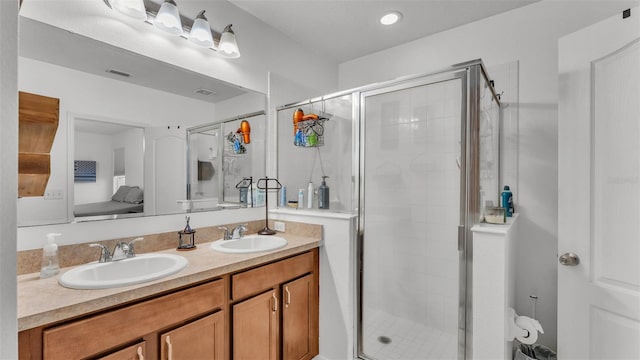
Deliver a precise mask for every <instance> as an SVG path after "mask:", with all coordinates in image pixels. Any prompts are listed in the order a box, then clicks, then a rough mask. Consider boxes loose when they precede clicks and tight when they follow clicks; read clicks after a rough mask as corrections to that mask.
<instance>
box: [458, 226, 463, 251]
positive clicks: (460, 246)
mask: <svg viewBox="0 0 640 360" xmlns="http://www.w3.org/2000/svg"><path fill="white" fill-rule="evenodd" d="M463 250H464V225H458V251H463Z"/></svg>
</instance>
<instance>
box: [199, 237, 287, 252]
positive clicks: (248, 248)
mask: <svg viewBox="0 0 640 360" xmlns="http://www.w3.org/2000/svg"><path fill="white" fill-rule="evenodd" d="M285 246H287V239H285V238H281V237H279V236H273V235H257V234H256V235H247V236H245V237H242V238H240V239H232V240H218V241H214V242H213V243H211V249H213V250H215V251H219V252H223V253H234V254H243V253H253V252H261V251H271V250H276V249H280V248H283V247H285Z"/></svg>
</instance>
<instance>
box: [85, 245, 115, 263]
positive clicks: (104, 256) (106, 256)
mask: <svg viewBox="0 0 640 360" xmlns="http://www.w3.org/2000/svg"><path fill="white" fill-rule="evenodd" d="M89 246H91V247H99V248H100V259H99V260H98V262H101V263H103V262H108V261H109V260H111V254H110V253H109V248H107V247H106V246H105V245H102V244H97V243H95V244H89Z"/></svg>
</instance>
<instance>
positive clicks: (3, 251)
mask: <svg viewBox="0 0 640 360" xmlns="http://www.w3.org/2000/svg"><path fill="white" fill-rule="evenodd" d="M17 39H18V2H17V1H0V119H1V121H0V125H1V126H2V131H0V161H1V163H2V176H0V324H2V325H0V359H17V358H18V345H17V344H18V333H17V331H18V330H17V329H18V321H17V318H16V290H15V289H16V257H15V254H16V242H15V238H16V221H17V217H16V201H15V199H16V197H17V196H18V176H17V174H18V158H17V156H16V155H17V153H18V76H17V74H18V61H17V60H18V59H17V55H16V54H17V53H18V41H17Z"/></svg>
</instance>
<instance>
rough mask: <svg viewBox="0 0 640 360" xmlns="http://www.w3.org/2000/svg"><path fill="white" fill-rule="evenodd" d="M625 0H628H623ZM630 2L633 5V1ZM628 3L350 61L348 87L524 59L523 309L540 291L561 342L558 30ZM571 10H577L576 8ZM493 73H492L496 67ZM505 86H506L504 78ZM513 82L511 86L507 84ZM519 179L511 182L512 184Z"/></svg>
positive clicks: (544, 313) (455, 32)
mask: <svg viewBox="0 0 640 360" xmlns="http://www.w3.org/2000/svg"><path fill="white" fill-rule="evenodd" d="M623 6H624V5H623ZM627 7H628V6H627ZM624 8H626V7H621V5H619V4H618V3H617V2H613V1H591V2H581V3H580V4H578V5H576V4H575V3H574V2H569V1H554V0H551V1H549V0H547V1H542V2H538V3H534V4H532V5H529V6H526V7H523V8H520V9H516V10H513V11H510V12H507V13H503V14H500V15H497V16H494V17H491V18H488V19H485V20H482V21H478V22H475V23H472V24H468V25H465V26H461V27H458V28H454V29H452V30H449V31H445V32H442V33H439V34H436V35H433V36H430V37H425V38H422V39H419V40H416V41H413V42H410V43H407V44H404V45H401V46H397V47H394V48H391V49H387V50H384V51H381V52H378V53H374V54H371V55H368V56H365V57H362V58H359V59H355V60H352V61H349V62H346V63H343V64H340V68H339V82H340V88H343V89H344V88H350V87H354V86H359V85H364V84H368V83H372V82H376V81H382V80H386V79H391V78H396V77H399V76H402V75H408V74H419V73H428V72H430V71H433V70H437V69H440V68H444V67H446V66H449V65H451V64H455V63H459V62H463V61H467V60H471V59H476V58H482V59H483V60H484V62H485V64H486V65H487V66H488V67H491V66H492V65H496V64H504V63H509V62H513V61H518V62H519V71H520V72H519V84H520V88H519V102H520V107H519V122H520V125H519V130H520V136H519V149H518V151H519V169H518V173H519V176H518V177H519V183H517V184H512V187H513V188H515V189H516V191H517V192H518V198H517V199H516V201H517V204H516V206H518V208H517V210H518V211H519V212H520V214H521V218H520V226H519V228H518V233H517V235H516V238H518V247H517V251H518V255H517V259H516V260H517V261H516V262H517V263H518V266H517V267H516V273H517V280H516V310H517V311H518V313H521V314H524V315H530V312H531V310H530V309H531V305H530V301H529V295H530V294H536V295H537V296H538V297H539V300H538V307H537V314H536V315H537V317H538V318H539V320H540V321H541V323H542V325H543V326H544V328H545V334H544V335H543V336H541V337H540V342H541V343H543V344H546V345H548V346H550V347H552V348H555V347H556V308H557V307H556V300H557V299H556V298H557V291H556V272H557V260H556V252H557V251H556V247H557V215H558V214H557V172H558V170H557V101H558V99H557V98H558V81H557V74H558V67H557V55H558V52H557V43H558V38H559V37H561V36H563V35H565V34H568V33H570V32H573V31H575V30H577V29H579V28H581V27H584V26H586V25H588V24H590V23H593V22H595V21H597V20H598V19H600V18H603V17H606V16H605V15H603V13H606V14H608V15H612V14H614V13H616V12H617V11H621V10H623V9H624ZM568 14H571V16H568ZM490 76H491V74H490ZM496 86H497V88H498V89H499V90H500V89H504V87H503V85H502V84H501V83H500V82H499V81H497V83H496ZM505 90H506V89H505ZM510 185H511V184H510Z"/></svg>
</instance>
